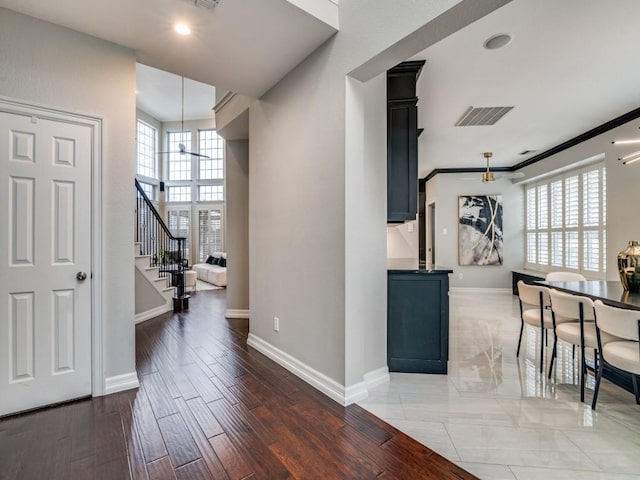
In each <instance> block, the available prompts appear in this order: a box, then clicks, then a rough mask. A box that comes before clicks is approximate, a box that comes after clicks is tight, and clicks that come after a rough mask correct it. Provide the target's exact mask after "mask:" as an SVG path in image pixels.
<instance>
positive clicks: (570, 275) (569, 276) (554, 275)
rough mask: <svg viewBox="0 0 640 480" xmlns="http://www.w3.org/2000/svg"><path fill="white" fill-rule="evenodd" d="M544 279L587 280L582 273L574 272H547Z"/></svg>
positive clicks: (549, 280) (561, 280)
mask: <svg viewBox="0 0 640 480" xmlns="http://www.w3.org/2000/svg"><path fill="white" fill-rule="evenodd" d="M544 279H545V281H547V282H584V281H586V280H587V279H586V278H585V277H584V275H580V274H579V273H575V272H549V273H547V276H546V277H544Z"/></svg>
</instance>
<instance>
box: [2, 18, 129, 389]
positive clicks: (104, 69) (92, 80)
mask: <svg viewBox="0 0 640 480" xmlns="http://www.w3.org/2000/svg"><path fill="white" fill-rule="evenodd" d="M0 65H2V74H0V95H3V96H8V97H13V98H18V99H21V100H25V101H27V102H33V103H37V104H45V105H50V106H53V107H56V108H59V109H62V110H71V111H76V112H81V113H86V114H90V115H95V116H99V117H102V119H103V148H102V152H103V159H102V192H103V205H102V208H103V226H102V232H103V238H102V245H103V249H104V250H103V278H102V280H103V282H102V293H103V303H102V305H103V319H104V353H105V359H104V360H105V363H104V368H105V376H106V377H111V376H115V375H120V374H126V373H131V372H134V371H135V335H134V291H135V289H134V249H133V241H134V236H133V229H132V228H130V227H129V226H130V225H133V222H134V216H133V215H134V206H135V193H134V190H135V189H134V188H133V179H134V174H135V171H134V169H135V161H134V158H135V157H134V156H135V118H136V111H135V105H136V99H135V87H136V72H135V56H134V54H133V52H132V51H130V50H128V49H125V48H122V47H119V46H116V45H114V44H111V43H108V42H105V41H102V40H98V39H96V38H93V37H89V36H87V35H84V34H81V33H77V32H73V31H71V30H67V29H65V28H62V27H58V26H55V25H52V24H49V23H46V22H42V21H39V20H36V19H34V18H31V17H26V16H23V15H19V14H17V13H14V12H11V11H9V10H5V9H0Z"/></svg>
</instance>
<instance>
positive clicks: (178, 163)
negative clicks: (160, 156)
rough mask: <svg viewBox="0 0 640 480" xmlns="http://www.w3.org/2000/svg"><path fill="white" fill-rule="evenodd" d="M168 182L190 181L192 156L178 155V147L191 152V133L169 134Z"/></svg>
mask: <svg viewBox="0 0 640 480" xmlns="http://www.w3.org/2000/svg"><path fill="white" fill-rule="evenodd" d="M168 135H169V152H170V153H169V180H191V158H192V155H189V154H185V153H180V145H184V148H185V150H186V151H187V152H190V151H191V132H169V134H168Z"/></svg>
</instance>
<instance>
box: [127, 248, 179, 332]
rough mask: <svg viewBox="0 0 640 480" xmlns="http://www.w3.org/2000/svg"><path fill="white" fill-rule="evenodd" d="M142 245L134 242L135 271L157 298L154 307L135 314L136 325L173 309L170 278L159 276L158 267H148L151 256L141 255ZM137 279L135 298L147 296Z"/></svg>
mask: <svg viewBox="0 0 640 480" xmlns="http://www.w3.org/2000/svg"><path fill="white" fill-rule="evenodd" d="M141 247H142V244H141V243H140V242H135V254H136V271H137V272H138V273H139V274H141V275H142V276H143V278H144V279H145V280H146V282H147V285H149V286H151V287H152V288H153V289H154V290H155V291H156V292H157V293H158V296H157V298H156V299H155V303H157V304H158V306H156V307H152V308H149V309H145V310H144V311H142V312H136V323H140V322H144V321H145V320H149V319H150V318H154V317H157V316H158V315H162V314H163V313H165V312H168V311H170V310H171V309H172V308H173V301H172V298H173V294H174V288H173V287H172V286H170V283H171V282H170V279H171V277H165V276H163V277H161V276H160V266H154V267H153V266H150V264H151V255H143V254H142V251H141ZM139 283H140V280H139V277H138V278H136V296H139V295H146V296H149V291H148V290H149V289H145V288H144V286H142V285H139Z"/></svg>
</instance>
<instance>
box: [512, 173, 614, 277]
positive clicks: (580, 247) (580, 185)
mask: <svg viewBox="0 0 640 480" xmlns="http://www.w3.org/2000/svg"><path fill="white" fill-rule="evenodd" d="M594 172H595V173H596V174H597V180H596V187H595V189H594V188H593V187H591V186H590V188H592V192H593V190H596V192H595V194H594V193H591V194H590V195H586V192H585V188H586V182H587V181H592V182H593V180H594V177H595V175H594ZM589 179H590V180H589ZM559 185H560V188H558V186H559ZM591 185H593V183H592V184H591ZM523 188H524V223H525V228H524V231H525V235H524V242H523V243H524V248H525V268H527V269H531V270H537V271H541V272H549V271H557V270H563V271H570V272H577V273H581V274H582V275H584V276H585V277H588V278H593V279H604V278H606V267H607V265H606V261H607V258H606V250H607V245H606V215H607V213H606V166H605V162H604V161H599V162H597V163H593V164H590V165H588V166H583V167H580V168H574V169H571V170H568V171H566V172H563V173H560V174H557V175H551V176H548V177H546V178H544V179H542V180H539V181H537V182H531V183H528V184H525V185H524V186H523ZM574 190H575V192H576V193H575V194H574ZM545 195H546V204H543V202H540V199H541V198H544V197H545ZM594 195H597V199H596V201H595V203H594ZM587 197H589V198H587ZM554 198H555V199H558V198H561V199H562V204H561V206H560V207H558V204H557V202H554V201H553V200H554ZM572 200H573V201H575V202H576V203H577V204H576V205H571V204H570V203H569V202H571V201H572ZM587 202H590V203H591V205H593V208H592V209H590V210H589V211H587V210H586V203H587ZM532 209H533V211H532ZM594 210H597V212H596V214H595V216H594V215H593V213H592V212H593V211H594ZM559 216H560V217H561V218H559ZM568 217H570V218H571V221H572V223H571V224H568V222H569V221H570V220H569V218H568ZM576 217H577V222H576V221H575V220H576ZM586 217H588V218H590V219H591V220H592V221H591V223H588V222H586ZM593 232H596V235H594V234H593ZM588 238H592V239H597V241H594V242H593V243H589V244H588V243H587V239H588ZM568 240H571V243H569V241H568ZM558 245H560V248H559V249H558V248H555V249H554V246H556V247H557V246H558ZM541 247H544V252H542V251H541V250H542V248H541ZM593 248H596V249H597V253H596V255H591V254H590V252H592V250H590V249H593ZM545 256H546V263H545V261H543V259H544V258H545ZM558 257H560V258H558ZM573 258H575V263H573V262H571V259H573ZM560 259H561V260H560ZM594 259H596V262H595V263H594V261H593V260H594ZM596 263H597V267H596V265H595V264H596Z"/></svg>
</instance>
